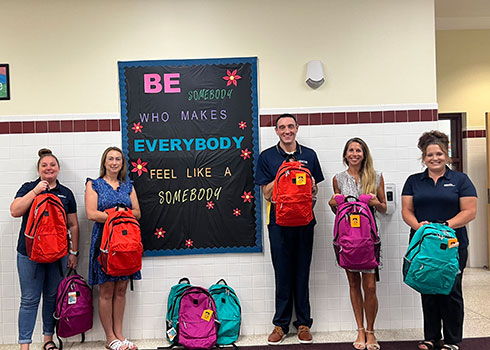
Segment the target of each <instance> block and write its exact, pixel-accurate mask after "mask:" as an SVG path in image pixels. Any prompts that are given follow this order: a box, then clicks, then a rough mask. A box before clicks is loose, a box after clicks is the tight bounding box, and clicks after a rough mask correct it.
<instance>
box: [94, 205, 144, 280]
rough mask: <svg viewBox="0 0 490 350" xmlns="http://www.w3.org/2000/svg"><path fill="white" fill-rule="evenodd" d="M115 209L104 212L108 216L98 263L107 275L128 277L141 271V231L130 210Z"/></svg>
mask: <svg viewBox="0 0 490 350" xmlns="http://www.w3.org/2000/svg"><path fill="white" fill-rule="evenodd" d="M117 209H118V208H111V209H107V210H106V213H107V214H109V216H108V217H107V220H106V222H105V225H104V230H103V232H102V239H101V243H100V255H99V262H100V265H101V267H102V270H103V271H104V272H105V273H106V274H108V275H111V276H128V275H132V274H133V273H135V272H138V271H139V270H141V260H142V256H143V244H142V243H141V230H140V224H139V223H138V220H136V218H135V217H134V215H133V212H132V211H131V210H130V209H128V208H124V209H125V210H121V211H120V210H117Z"/></svg>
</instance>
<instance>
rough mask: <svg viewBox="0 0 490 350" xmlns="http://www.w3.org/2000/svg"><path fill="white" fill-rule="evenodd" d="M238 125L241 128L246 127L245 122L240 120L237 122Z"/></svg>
mask: <svg viewBox="0 0 490 350" xmlns="http://www.w3.org/2000/svg"><path fill="white" fill-rule="evenodd" d="M238 127H239V128H240V129H242V130H243V129H245V128H246V127H247V123H246V122H244V121H243V120H242V121H241V122H240V123H238Z"/></svg>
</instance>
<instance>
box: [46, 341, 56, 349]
mask: <svg viewBox="0 0 490 350" xmlns="http://www.w3.org/2000/svg"><path fill="white" fill-rule="evenodd" d="M48 345H49V346H48ZM43 349H44V350H58V347H57V346H56V344H55V343H54V341H52V340H50V341H47V342H46V343H44V345H43Z"/></svg>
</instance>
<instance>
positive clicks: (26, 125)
mask: <svg viewBox="0 0 490 350" xmlns="http://www.w3.org/2000/svg"><path fill="white" fill-rule="evenodd" d="M120 130H121V126H120V120H119V119H87V120H37V121H25V122H24V121H22V122H0V134H40V133H60V132H98V131H120Z"/></svg>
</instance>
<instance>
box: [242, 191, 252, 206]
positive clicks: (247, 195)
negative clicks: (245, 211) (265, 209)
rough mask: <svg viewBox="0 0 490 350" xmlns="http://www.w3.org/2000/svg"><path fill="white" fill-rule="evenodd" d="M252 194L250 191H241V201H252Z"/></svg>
mask: <svg viewBox="0 0 490 350" xmlns="http://www.w3.org/2000/svg"><path fill="white" fill-rule="evenodd" d="M253 197H254V196H252V191H250V192H246V191H243V196H242V198H243V203H246V202H249V203H252V198H253Z"/></svg>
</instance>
